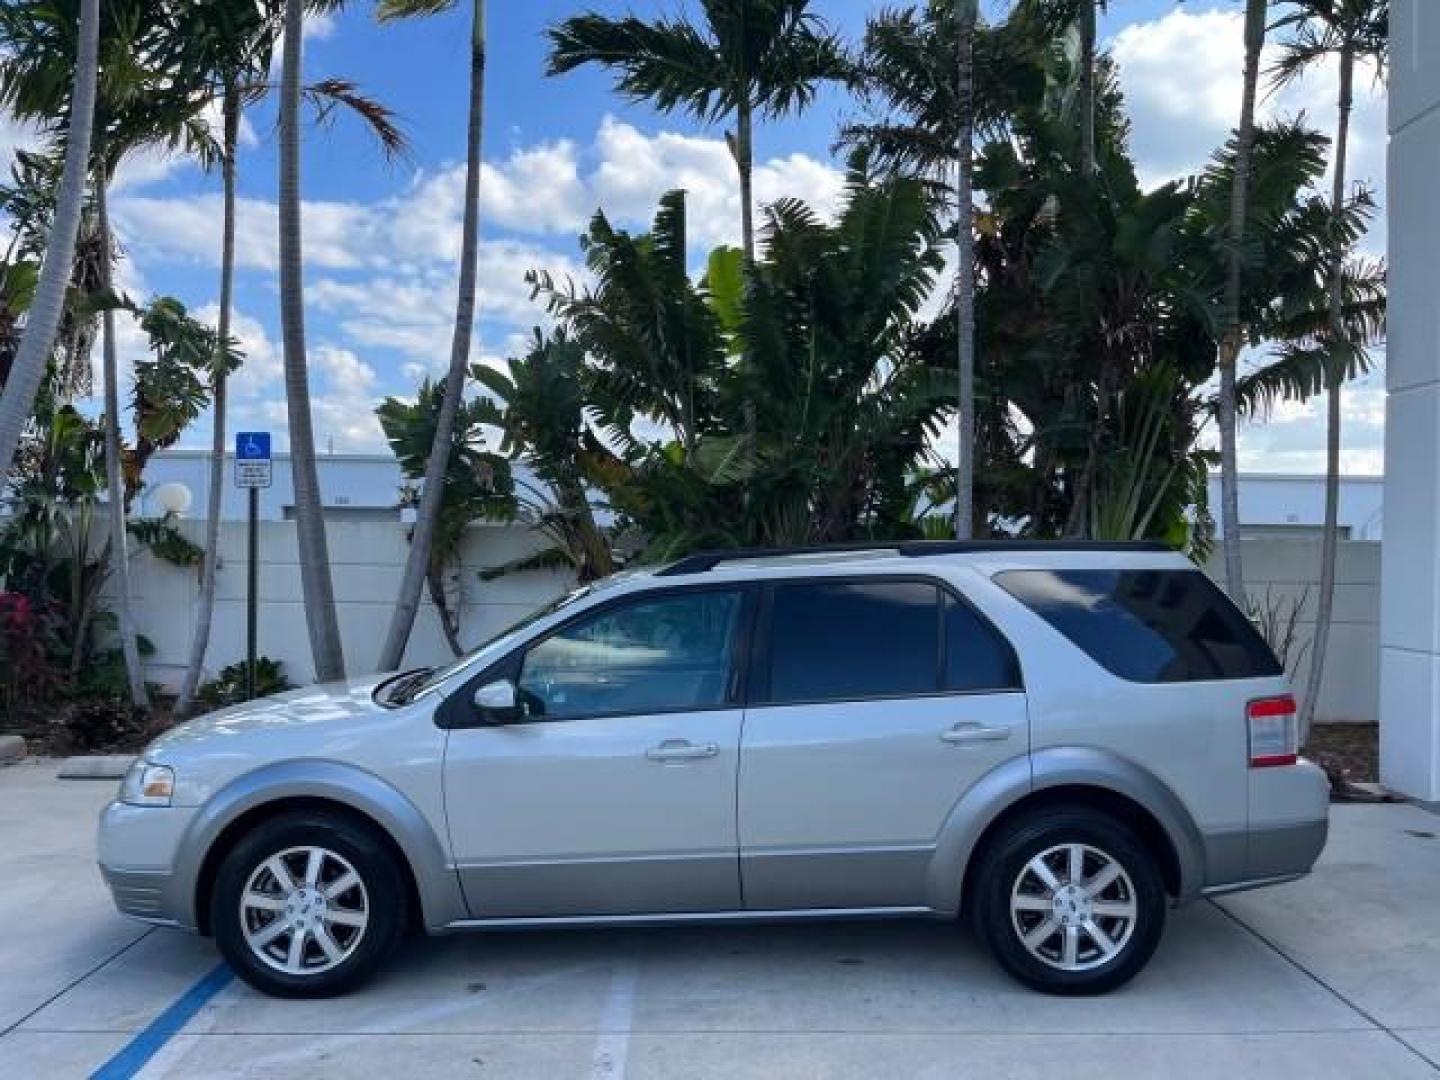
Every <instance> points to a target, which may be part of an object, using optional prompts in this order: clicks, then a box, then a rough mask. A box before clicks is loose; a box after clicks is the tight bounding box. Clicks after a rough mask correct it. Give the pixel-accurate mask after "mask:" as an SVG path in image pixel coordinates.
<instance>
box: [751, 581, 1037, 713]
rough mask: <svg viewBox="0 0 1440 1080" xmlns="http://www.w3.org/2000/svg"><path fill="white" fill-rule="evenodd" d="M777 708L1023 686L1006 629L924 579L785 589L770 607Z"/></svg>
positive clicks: (772, 683) (778, 588)
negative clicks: (999, 627)
mask: <svg viewBox="0 0 1440 1080" xmlns="http://www.w3.org/2000/svg"><path fill="white" fill-rule="evenodd" d="M769 651H770V692H769V695H768V698H767V700H769V701H770V702H772V703H774V704H796V703H802V702H814V701H857V700H863V699H865V698H886V697H903V696H906V695H909V694H933V693H937V692H939V691H970V692H984V691H995V692H1004V691H1009V690H1016V689H1019V687H1020V665H1019V664H1018V663H1017V661H1016V659H1015V652H1014V650H1013V649H1011V648H1010V643H1009V642H1007V641H1006V640H1005V639H1004V638H1003V637H1001V636H1000V634H999V632H998V631H997V630H996V629H995V628H994V627H993V626H991V625H990V624H989V623H988V622H986V621H985V620H984V619H983V618H982V617H981V616H980V615H978V614H976V613H975V612H974V611H973V610H972V609H971V608H970V607H968V606H967V605H965V604H963V603H961V602H960V601H959V600H957V599H956V598H955V597H954V596H952V595H950V593H948V592H947V591H945V590H942V589H941V588H939V587H938V586H936V585H934V584H931V583H929V582H923V581H884V580H869V581H807V582H792V583H785V584H781V585H777V586H776V587H775V592H774V596H773V600H772V602H771V608H770V650H769Z"/></svg>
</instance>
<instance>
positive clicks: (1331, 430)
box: [1300, 42, 1355, 734]
mask: <svg viewBox="0 0 1440 1080" xmlns="http://www.w3.org/2000/svg"><path fill="white" fill-rule="evenodd" d="M1354 81H1355V50H1354V47H1353V46H1352V45H1351V44H1350V43H1349V42H1346V43H1345V44H1344V45H1343V46H1342V47H1341V49H1340V103H1339V116H1338V118H1337V122H1336V129H1335V175H1334V178H1333V184H1332V189H1331V195H1330V198H1331V204H1330V213H1331V215H1332V216H1333V220H1334V226H1333V228H1332V239H1331V244H1332V246H1331V249H1330V260H1331V265H1330V298H1329V299H1330V335H1329V336H1330V349H1331V353H1330V356H1329V357H1327V360H1328V363H1327V365H1326V366H1327V367H1328V369H1329V370H1328V371H1326V373H1325V376H1326V377H1325V382H1326V389H1327V393H1326V398H1327V401H1326V417H1325V421H1326V423H1325V525H1324V528H1323V529H1322V530H1321V534H1320V537H1321V539H1320V595H1319V597H1318V598H1317V600H1316V609H1315V642H1314V644H1313V646H1312V647H1311V649H1310V672H1309V674H1308V675H1307V676H1306V678H1305V696H1304V698H1303V700H1302V703H1301V712H1300V731H1301V733H1302V734H1303V733H1305V732H1308V731H1309V730H1310V724H1311V722H1312V721H1313V720H1314V719H1315V704H1316V702H1317V700H1318V699H1319V697H1320V683H1321V680H1322V679H1323V678H1324V677H1325V652H1326V649H1327V647H1328V646H1329V644H1330V623H1331V621H1332V619H1333V617H1334V609H1335V556H1336V553H1337V549H1338V547H1339V535H1338V534H1339V517H1340V403H1341V402H1340V393H1341V388H1342V387H1343V386H1344V383H1345V363H1344V356H1345V351H1346V343H1345V328H1344V325H1343V318H1344V285H1345V252H1344V249H1343V248H1342V246H1341V241H1340V228H1339V226H1340V217H1341V215H1342V214H1343V213H1344V209H1345V165H1346V161H1345V159H1346V156H1347V153H1348V151H1349V143H1350V110H1351V107H1352V104H1353V100H1354Z"/></svg>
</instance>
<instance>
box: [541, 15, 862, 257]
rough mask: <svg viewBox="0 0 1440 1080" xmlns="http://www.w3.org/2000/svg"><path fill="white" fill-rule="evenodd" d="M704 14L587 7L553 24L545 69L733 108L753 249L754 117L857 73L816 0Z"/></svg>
mask: <svg viewBox="0 0 1440 1080" xmlns="http://www.w3.org/2000/svg"><path fill="white" fill-rule="evenodd" d="M700 6H701V10H702V12H703V20H702V21H701V22H700V23H698V24H697V23H694V22H690V21H687V20H686V18H685V17H684V16H683V15H679V16H670V17H661V18H658V19H656V20H655V21H654V22H646V21H645V20H643V19H640V18H638V17H636V16H634V15H627V16H624V17H623V18H618V19H615V18H611V17H609V16H606V15H600V14H597V13H594V12H590V13H587V14H584V15H577V16H574V17H572V18H569V19H566V20H564V21H563V22H561V23H559V24H557V25H555V26H553V27H551V29H550V30H549V32H548V36H549V38H550V58H549V65H548V69H547V70H548V73H549V74H551V75H561V74H564V73H566V72H569V71H574V70H575V69H576V68H579V67H582V66H583V65H585V64H599V65H601V66H602V67H606V68H611V69H613V70H615V71H616V72H617V79H616V85H617V87H618V88H619V90H620V92H621V93H623V94H625V95H626V96H627V97H630V98H632V99H634V100H637V101H648V102H650V103H651V104H652V105H654V106H655V107H656V108H657V109H659V110H660V111H661V112H670V111H672V110H675V109H680V110H682V111H684V112H688V113H689V114H691V115H692V116H694V117H695V118H696V119H697V120H699V121H701V122H702V123H707V124H710V123H717V122H720V121H722V120H725V119H727V118H730V117H733V118H734V125H735V126H734V130H733V131H731V130H727V131H726V134H725V139H726V142H727V144H728V145H729V147H730V153H731V155H732V156H733V157H734V159H735V167H736V170H737V172H738V174H739V178H740V234H741V247H742V248H743V250H744V252H745V259H746V261H747V262H753V261H754V259H755V226H754V209H755V207H754V197H753V192H752V174H753V171H754V134H753V127H754V119H755V116H756V114H759V115H760V116H762V117H766V118H774V117H778V116H783V115H785V114H786V113H790V112H797V111H799V110H801V109H804V108H805V107H806V106H808V105H809V104H810V103H811V101H813V100H814V98H815V92H816V87H817V85H818V84H819V83H821V82H824V81H827V80H845V79H848V78H849V77H850V75H851V68H850V66H849V64H848V63H847V61H846V57H845V52H844V49H843V47H842V46H841V44H840V42H839V40H838V39H837V38H836V37H835V35H834V34H832V33H831V32H830V30H829V29H828V27H826V25H825V23H824V21H823V20H822V19H821V18H820V17H819V16H818V15H816V14H815V13H814V12H812V11H811V10H810V6H811V5H810V0H701V5H700Z"/></svg>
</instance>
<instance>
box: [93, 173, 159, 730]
mask: <svg viewBox="0 0 1440 1080" xmlns="http://www.w3.org/2000/svg"><path fill="white" fill-rule="evenodd" d="M103 154H104V151H103V149H102V151H101V157H102V162H101V164H100V165H99V167H98V168H97V170H96V176H95V215H96V218H97V223H98V227H99V231H100V288H101V289H102V290H103V291H104V292H105V293H106V294H109V293H111V292H112V290H113V288H114V283H113V275H112V273H111V267H110V262H111V250H110V249H111V245H112V243H113V237H112V236H111V233H110V210H109V202H110V199H109V192H108V191H107V189H108V188H109V186H110V170H109V168H108V167H107V166H106V165H105V164H104V162H103ZM100 320H101V322H100V336H101V339H102V340H101V343H100V355H101V359H102V364H103V368H104V372H105V490H106V499H107V502H108V506H107V507H106V510H107V512H108V514H109V521H110V558H111V560H112V562H111V565H112V566H113V568H114V573H115V607H116V609H117V611H116V614H117V615H118V616H119V621H120V651H121V653H122V654H123V655H124V657H125V679H126V681H127V682H128V683H129V686H130V704H131V705H133V706H134V707H135V708H137V709H147V708H149V707H150V699H149V696H148V695H147V694H146V692H145V669H144V668H143V667H142V666H141V664H140V640H139V634H138V633H137V631H136V629H135V612H134V609H133V608H132V607H131V603H130V551H129V543H128V537H127V536H126V534H125V479H124V469H123V463H122V460H121V442H120V360H119V356H118V354H117V349H116V342H115V309H114V307H113V306H112V303H111V300H110V298H109V297H108V296H107V300H106V305H105V310H104V311H103V312H102V313H101V316H100Z"/></svg>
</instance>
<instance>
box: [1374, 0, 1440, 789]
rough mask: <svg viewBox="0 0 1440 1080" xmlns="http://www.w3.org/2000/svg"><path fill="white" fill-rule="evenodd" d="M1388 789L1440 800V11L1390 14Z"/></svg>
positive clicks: (1420, 6)
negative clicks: (1439, 293)
mask: <svg viewBox="0 0 1440 1080" xmlns="http://www.w3.org/2000/svg"><path fill="white" fill-rule="evenodd" d="M1390 19H1391V22H1390V28H1391V42H1390V168H1389V195H1388V203H1389V214H1390V273H1389V277H1390V306H1389V312H1388V314H1387V318H1388V323H1389V326H1388V331H1389V342H1388V345H1389V347H1388V350H1387V353H1386V358H1385V389H1386V395H1387V396H1386V400H1385V462H1386V468H1385V489H1386V494H1387V496H1388V501H1389V503H1390V520H1389V521H1387V522H1386V523H1385V550H1384V556H1383V558H1382V560H1381V582H1380V778H1381V779H1382V780H1383V781H1384V782H1385V783H1386V784H1387V785H1389V786H1390V787H1393V788H1395V789H1396V790H1398V791H1403V792H1404V793H1405V794H1407V795H1413V796H1415V797H1417V798H1421V799H1431V800H1440V319H1437V318H1436V317H1435V292H1436V288H1437V285H1440V204H1437V202H1436V200H1435V177H1436V176H1437V175H1440V62H1437V60H1436V58H1437V57H1440V3H1437V2H1436V0H1406V2H1404V3H1397V4H1393V5H1391V13H1390Z"/></svg>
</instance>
